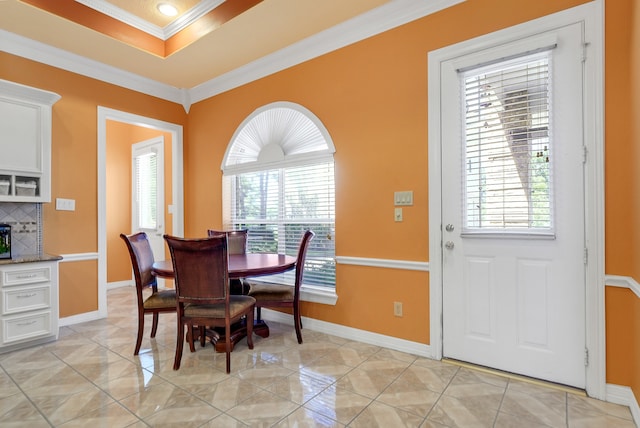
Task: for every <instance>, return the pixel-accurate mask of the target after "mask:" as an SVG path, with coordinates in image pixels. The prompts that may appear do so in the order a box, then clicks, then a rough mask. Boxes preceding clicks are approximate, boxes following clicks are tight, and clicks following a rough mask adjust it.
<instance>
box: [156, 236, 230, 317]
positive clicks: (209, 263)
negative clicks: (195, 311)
mask: <svg viewBox="0 0 640 428" xmlns="http://www.w3.org/2000/svg"><path fill="white" fill-rule="evenodd" d="M164 239H165V241H166V242H167V245H168V246H169V251H170V253H171V260H172V263H173V272H174V275H175V276H174V279H175V287H176V298H177V299H178V302H179V303H183V304H186V303H195V304H214V303H225V302H228V301H229V257H228V255H227V237H226V236H225V235H215V236H212V237H208V238H201V239H184V238H178V237H175V236H169V235H164Z"/></svg>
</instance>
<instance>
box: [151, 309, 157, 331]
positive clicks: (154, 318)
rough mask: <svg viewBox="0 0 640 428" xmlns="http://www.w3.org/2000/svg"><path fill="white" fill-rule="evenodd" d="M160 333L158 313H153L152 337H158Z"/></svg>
mask: <svg viewBox="0 0 640 428" xmlns="http://www.w3.org/2000/svg"><path fill="white" fill-rule="evenodd" d="M157 331H158V313H157V312H154V313H153V324H151V337H156V332H157Z"/></svg>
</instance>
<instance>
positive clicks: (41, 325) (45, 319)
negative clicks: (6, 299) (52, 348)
mask: <svg viewBox="0 0 640 428" xmlns="http://www.w3.org/2000/svg"><path fill="white" fill-rule="evenodd" d="M0 322H1V323H2V344H3V345H6V344H11V343H13V342H19V341H22V340H28V339H35V338H38V337H41V336H48V335H50V334H51V311H42V312H33V313H29V314H28V315H22V316H13V317H3V318H2V320H1V321H0Z"/></svg>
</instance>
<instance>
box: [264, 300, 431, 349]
mask: <svg viewBox="0 0 640 428" xmlns="http://www.w3.org/2000/svg"><path fill="white" fill-rule="evenodd" d="M262 318H263V319H264V320H267V321H269V320H271V321H275V322H279V323H282V324H288V325H293V317H292V316H291V315H289V314H285V313H282V312H278V311H272V310H269V309H266V308H263V309H262ZM302 325H303V326H304V328H305V329H309V330H313V331H317V332H320V333H326V334H331V335H333V336H338V337H342V338H345V339H350V340H356V341H358V342H364V343H368V344H370V345H377V346H382V347H383V348H389V349H393V350H395V351H400V352H406V353H408V354H413V355H418V356H420V357H425V358H432V353H431V348H430V347H429V345H426V344H424V343H417V342H411V341H409V340H404V339H398V338H397V337H391V336H385V335H384V334H378V333H372V332H370V331H365V330H359V329H357V328H352V327H345V326H343V325H339V324H333V323H330V322H326V321H320V320H316V319H313V318H306V317H302ZM302 334H303V338H304V330H303V333H302Z"/></svg>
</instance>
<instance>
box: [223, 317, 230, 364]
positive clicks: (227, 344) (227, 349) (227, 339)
mask: <svg viewBox="0 0 640 428" xmlns="http://www.w3.org/2000/svg"><path fill="white" fill-rule="evenodd" d="M224 336H225V337H224V344H225V351H224V352H225V353H226V354H227V374H229V373H231V324H230V322H229V320H228V319H227V322H226V325H225V327H224Z"/></svg>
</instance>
